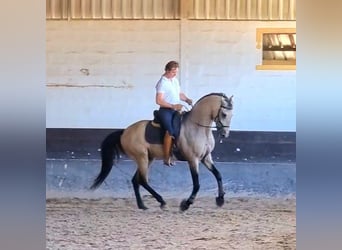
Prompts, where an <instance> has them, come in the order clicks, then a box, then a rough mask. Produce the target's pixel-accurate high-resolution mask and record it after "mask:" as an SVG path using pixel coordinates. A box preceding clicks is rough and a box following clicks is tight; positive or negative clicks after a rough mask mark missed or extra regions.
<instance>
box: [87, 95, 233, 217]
mask: <svg viewBox="0 0 342 250" xmlns="http://www.w3.org/2000/svg"><path fill="white" fill-rule="evenodd" d="M232 98H233V96H231V97H227V96H226V95H225V94H224V93H210V94H207V95H205V96H203V97H201V98H200V99H199V100H198V101H197V102H196V103H195V105H194V106H192V108H191V110H190V111H187V112H184V113H185V114H184V115H183V116H182V119H181V120H180V130H179V136H178V138H176V140H175V142H174V144H175V146H176V148H177V150H178V155H180V156H181V157H178V158H179V159H180V160H183V161H187V162H188V165H189V169H190V173H191V177H192V182H193V189H192V192H191V195H190V196H189V197H188V198H187V199H183V200H182V201H181V204H180V210H181V211H185V210H187V209H188V208H189V207H190V205H191V204H193V203H194V201H195V198H196V195H197V193H198V191H199V189H200V184H199V163H200V162H201V163H202V164H203V165H204V166H205V167H206V168H207V169H208V170H209V171H210V172H211V173H212V174H213V175H214V176H215V178H216V181H217V185H218V196H217V197H216V204H217V206H219V207H221V206H222V205H223V204H224V195H225V192H224V190H223V185H222V176H221V173H220V172H219V170H218V169H217V168H216V167H215V165H214V162H213V159H212V155H211V153H212V151H213V149H214V147H215V138H214V135H213V132H212V128H216V129H217V133H218V135H219V136H220V137H222V138H227V137H228V135H229V131H230V123H231V118H232V111H233V101H232ZM151 122H153V121H151V120H140V121H137V122H135V123H133V124H131V125H129V126H128V127H127V128H125V129H119V130H116V131H114V132H112V133H110V134H109V135H108V136H107V137H105V139H104V140H103V141H102V143H101V159H102V165H101V171H100V173H99V174H98V176H97V177H96V178H95V180H94V181H93V184H92V186H91V187H90V189H92V190H94V189H96V188H97V187H99V186H100V185H101V184H102V183H103V181H104V180H105V179H106V177H107V176H108V174H109V173H110V171H111V169H112V166H113V164H114V161H115V163H117V162H118V159H119V158H120V154H123V155H126V156H128V157H129V158H131V159H132V160H134V161H135V162H136V164H137V168H136V172H135V173H134V175H133V177H132V179H131V182H132V184H133V189H134V194H135V198H136V202H137V206H138V208H139V209H147V207H146V206H145V204H144V202H143V200H142V198H141V195H140V191H139V188H140V186H142V187H144V188H145V189H146V190H147V191H148V192H149V193H150V194H151V195H152V196H153V197H154V198H155V199H156V200H157V201H158V202H159V203H160V208H162V209H164V208H165V205H166V202H165V200H164V199H163V197H162V196H161V195H160V194H158V193H157V192H156V191H155V190H154V189H153V188H152V187H151V186H150V185H149V184H148V169H149V167H150V165H151V163H152V162H153V161H154V160H155V159H163V156H164V153H163V140H162V137H161V139H160V140H159V142H157V143H150V142H148V141H147V140H146V136H148V134H146V133H148V132H146V131H147V130H146V128H147V126H148V124H151ZM213 122H215V124H216V126H215V127H213V126H212V124H213ZM159 129H160V130H162V128H159ZM164 133H165V131H164Z"/></svg>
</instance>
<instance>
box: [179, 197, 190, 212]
mask: <svg viewBox="0 0 342 250" xmlns="http://www.w3.org/2000/svg"><path fill="white" fill-rule="evenodd" d="M189 206H190V204H189V203H188V201H187V200H185V199H184V200H182V202H181V204H180V210H181V211H185V210H187V209H188V208H189Z"/></svg>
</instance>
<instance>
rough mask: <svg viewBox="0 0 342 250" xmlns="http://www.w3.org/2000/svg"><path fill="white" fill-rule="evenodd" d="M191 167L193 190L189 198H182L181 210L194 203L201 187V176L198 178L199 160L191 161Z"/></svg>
mask: <svg viewBox="0 0 342 250" xmlns="http://www.w3.org/2000/svg"><path fill="white" fill-rule="evenodd" d="M189 168H190V172H191V177H192V184H193V188H192V192H191V195H190V197H189V198H188V199H184V200H182V202H181V204H180V209H181V211H185V210H187V209H188V208H189V207H190V205H191V204H192V203H194V201H195V198H196V195H197V193H198V190H199V189H200V184H199V178H198V162H189Z"/></svg>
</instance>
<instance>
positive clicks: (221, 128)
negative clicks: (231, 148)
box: [214, 94, 233, 138]
mask: <svg viewBox="0 0 342 250" xmlns="http://www.w3.org/2000/svg"><path fill="white" fill-rule="evenodd" d="M232 116H233V96H231V97H229V98H228V97H227V96H226V95H225V94H222V99H221V105H220V108H219V110H218V113H217V115H216V117H215V119H214V121H215V123H216V127H217V132H218V134H219V135H220V136H222V137H226V138H227V137H228V135H229V131H230V122H231V119H232Z"/></svg>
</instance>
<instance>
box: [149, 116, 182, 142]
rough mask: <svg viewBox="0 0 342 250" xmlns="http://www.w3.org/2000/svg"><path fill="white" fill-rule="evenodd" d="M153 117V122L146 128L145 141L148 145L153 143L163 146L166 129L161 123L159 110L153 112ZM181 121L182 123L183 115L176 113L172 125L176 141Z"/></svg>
mask: <svg viewBox="0 0 342 250" xmlns="http://www.w3.org/2000/svg"><path fill="white" fill-rule="evenodd" d="M153 116H154V118H153V120H152V121H149V122H148V124H147V126H146V130H145V139H146V141H147V142H148V143H151V144H163V139H164V135H165V132H166V129H165V128H164V127H163V125H162V124H161V122H160V118H159V111H158V110H154V111H153ZM181 121H182V114H179V113H178V112H175V113H174V115H173V117H172V124H173V129H174V131H175V137H176V140H177V139H178V137H179V133H180V127H181Z"/></svg>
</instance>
